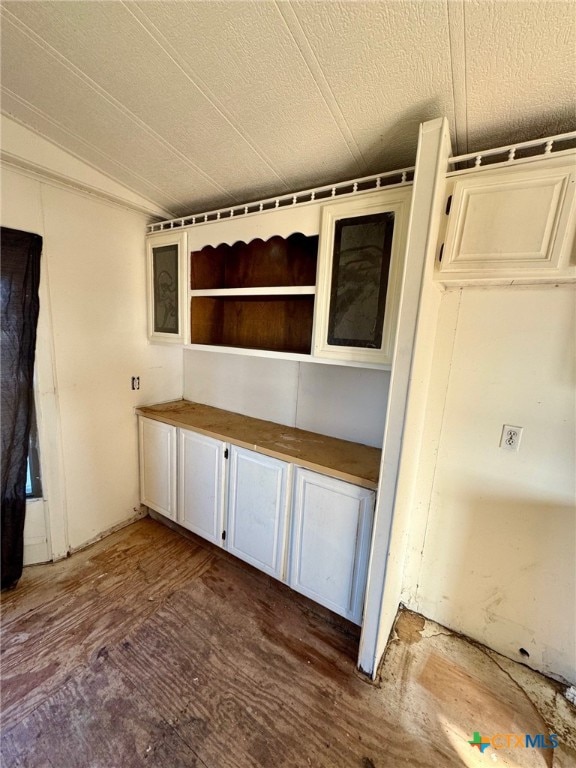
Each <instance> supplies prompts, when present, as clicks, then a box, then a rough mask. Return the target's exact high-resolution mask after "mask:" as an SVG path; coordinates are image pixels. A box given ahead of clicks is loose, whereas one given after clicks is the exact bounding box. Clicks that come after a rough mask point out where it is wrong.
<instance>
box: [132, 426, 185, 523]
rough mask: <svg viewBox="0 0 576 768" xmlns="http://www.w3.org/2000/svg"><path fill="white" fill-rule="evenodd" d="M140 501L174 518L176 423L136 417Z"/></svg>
mask: <svg viewBox="0 0 576 768" xmlns="http://www.w3.org/2000/svg"><path fill="white" fill-rule="evenodd" d="M138 429H139V432H140V440H139V453H140V502H141V503H142V504H144V505H146V506H147V507H150V508H151V509H154V510H155V511H156V512H160V514H162V515H165V516H166V517H169V518H170V519H171V520H175V519H176V427H173V426H171V425H170V424H164V423H163V422H161V421H154V420H153V419H146V418H143V417H142V416H139V417H138Z"/></svg>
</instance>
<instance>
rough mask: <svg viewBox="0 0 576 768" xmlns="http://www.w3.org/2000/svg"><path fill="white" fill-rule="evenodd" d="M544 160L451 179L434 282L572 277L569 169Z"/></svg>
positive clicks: (572, 175) (572, 182) (571, 183)
mask: <svg viewBox="0 0 576 768" xmlns="http://www.w3.org/2000/svg"><path fill="white" fill-rule="evenodd" d="M545 162H546V161H542V162H539V163H535V165H534V166H533V167H532V168H530V170H524V171H522V170H519V169H518V168H515V167H514V166H512V167H509V168H502V169H500V170H498V171H495V172H494V171H489V170H485V171H477V172H476V173H471V174H467V175H465V176H463V177H462V178H460V179H457V180H456V181H455V182H454V189H453V192H452V195H451V197H452V199H451V201H450V204H449V205H448V210H449V218H448V220H447V230H446V238H445V242H444V246H443V248H442V251H441V253H439V254H438V261H437V265H436V278H437V279H438V280H440V281H441V282H444V283H447V284H448V283H452V284H456V285H458V284H466V283H474V282H482V281H484V282H487V281H488V280H490V281H492V282H498V281H499V280H500V281H506V283H507V284H508V283H509V282H510V281H511V280H514V279H526V280H532V281H533V280H540V279H546V278H550V279H556V278H561V277H562V276H564V277H572V278H573V277H574V265H573V262H571V253H572V249H573V245H574V224H573V213H572V211H573V210H574V208H573V202H574V195H575V192H576V184H575V177H576V174H575V171H574V166H573V165H572V166H570V165H567V166H556V164H555V161H553V162H554V165H552V166H549V167H546V164H545ZM447 215H448V214H447ZM571 221H572V223H571Z"/></svg>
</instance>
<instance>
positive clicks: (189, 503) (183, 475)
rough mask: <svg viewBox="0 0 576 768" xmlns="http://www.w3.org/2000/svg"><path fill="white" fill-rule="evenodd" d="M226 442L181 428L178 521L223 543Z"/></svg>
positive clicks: (189, 528) (211, 539) (214, 542)
mask: <svg viewBox="0 0 576 768" xmlns="http://www.w3.org/2000/svg"><path fill="white" fill-rule="evenodd" d="M225 450H226V443H223V442H221V441H220V440H214V439H213V438H211V437H206V436H205V435H200V434H198V433H196V432H191V431H189V430H187V429H181V430H180V438H179V451H178V454H179V459H178V470H179V474H178V522H179V523H180V525H183V526H184V527H185V528H188V530H190V531H192V532H193V533H197V534H198V536H202V537H204V538H205V539H208V541H211V542H212V543H213V544H218V545H219V546H222V543H223V538H222V535H223V531H224V482H225V465H224V463H225Z"/></svg>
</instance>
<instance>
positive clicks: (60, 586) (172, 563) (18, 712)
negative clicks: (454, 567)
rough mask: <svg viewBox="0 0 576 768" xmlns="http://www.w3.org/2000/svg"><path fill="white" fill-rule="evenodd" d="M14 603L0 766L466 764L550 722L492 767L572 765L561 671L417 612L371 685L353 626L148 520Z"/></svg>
mask: <svg viewBox="0 0 576 768" xmlns="http://www.w3.org/2000/svg"><path fill="white" fill-rule="evenodd" d="M2 602H3V619H2V636H3V637H2V642H3V646H2V653H3V656H2V659H3V661H2V766H3V768H12V767H13V768H16V767H20V766H26V767H27V768H40V767H42V768H44V767H47V768H50V767H53V768H73V767H74V768H76V767H78V768H116V767H117V768H132V766H154V767H156V766H158V767H162V768H179V767H180V766H198V768H259V767H260V766H261V767H262V768H288V767H290V768H301V767H304V768H307V767H308V766H317V767H318V768H353V767H357V768H384V766H386V767H387V768H388V767H390V768H396V767H397V766H398V767H399V766H414V767H415V768H424V767H426V768H428V767H429V768H444V767H446V768H452V767H454V768H456V767H458V768H462V767H463V766H464V767H466V766H467V767H469V768H470V767H472V766H482V765H494V764H495V763H494V761H493V760H494V758H492V759H489V760H487V759H486V755H488V752H486V753H485V754H484V755H480V753H479V751H478V750H477V749H475V748H473V747H471V746H470V745H469V744H468V740H469V739H471V738H472V734H473V732H474V731H478V730H479V731H481V732H482V733H483V734H486V733H489V732H490V733H494V732H504V733H508V732H525V731H528V732H531V733H540V732H549V726H552V727H554V728H556V732H558V733H561V732H562V746H561V747H560V748H559V749H557V750H530V751H527V750H524V754H519V752H518V751H516V752H514V750H507V751H506V750H502V751H499V752H498V753H496V752H494V751H493V755H494V757H497V765H501V766H503V765H507V766H514V767H515V768H518V767H519V766H524V765H526V766H547V767H548V768H550V767H551V766H554V768H558V767H560V768H568V767H569V766H574V765H576V752H575V751H573V749H572V748H570V747H569V746H568V743H569V742H570V741H571V739H574V734H573V733H572V734H571V728H572V727H573V725H574V720H573V719H572V720H571V719H570V718H571V717H573V714H574V713H573V711H570V708H569V705H568V704H567V703H563V702H562V697H561V695H560V693H559V690H558V688H557V687H556V686H554V685H552V684H550V683H549V681H546V680H544V679H543V678H541V677H540V676H538V675H536V674H535V673H533V672H531V671H529V670H526V669H525V668H523V667H520V666H519V665H516V664H513V663H512V662H507V661H506V660H503V659H502V658H501V657H498V656H497V655H496V654H492V653H491V652H488V651H486V649H482V648H479V647H476V646H474V645H472V644H471V643H469V642H467V641H466V640H465V639H463V638H461V637H458V636H455V635H453V634H451V633H449V632H448V631H446V630H443V629H442V628H441V627H438V626H437V625H435V624H433V623H431V622H425V621H424V619H423V618H422V617H419V616H417V615H416V614H410V613H407V612H406V613H404V614H402V616H401V617H400V619H399V621H398V624H397V635H396V639H395V640H393V641H392V643H391V644H390V647H389V649H388V652H387V656H386V659H385V662H384V664H383V667H382V678H381V680H380V681H379V682H378V684H372V683H370V682H368V681H367V680H366V679H365V678H363V677H362V676H361V675H359V674H358V673H357V672H356V669H355V661H356V655H357V643H358V638H357V632H356V631H355V629H354V627H353V626H352V625H349V624H348V623H346V622H344V621H342V620H339V619H336V618H335V617H332V615H331V614H328V613H326V612H324V611H323V610H322V609H318V610H316V609H315V607H314V606H313V605H312V604H311V603H309V601H307V600H305V599H304V598H300V597H298V596H294V595H293V593H292V592H290V591H289V590H288V589H287V588H286V587H284V586H282V585H280V584H278V583H276V582H274V581H273V580H271V579H269V578H268V577H266V576H264V575H263V574H260V573H258V572H256V571H254V570H253V569H251V568H249V567H248V566H245V565H244V564H242V563H240V562H237V561H235V560H233V559H232V558H230V557H229V556H227V555H225V554H223V553H221V552H220V551H218V550H216V549H215V548H213V547H211V546H210V545H204V543H202V542H200V541H199V540H195V539H187V538H184V537H182V536H181V535H180V534H178V533H176V532H175V531H172V530H170V529H168V528H166V527H165V526H163V525H162V524H160V523H158V522H156V521H154V520H151V519H145V520H142V521H139V522H137V523H135V524H133V525H131V526H130V527H128V528H126V529H124V530H122V531H119V532H117V533H115V534H114V535H112V536H110V537H109V538H108V539H106V540H105V541H102V542H99V543H98V544H95V545H93V546H92V547H90V548H89V549H87V550H85V551H83V552H80V553H77V554H75V555H73V556H72V557H71V558H69V559H68V560H65V561H63V562H60V563H56V564H53V565H47V566H35V567H31V568H28V569H26V570H25V575H24V577H23V579H22V581H21V583H20V586H19V588H18V589H17V590H16V591H14V592H11V593H8V594H5V595H3V601H2ZM552 721H554V722H552ZM562 729H564V730H562ZM573 746H574V744H573Z"/></svg>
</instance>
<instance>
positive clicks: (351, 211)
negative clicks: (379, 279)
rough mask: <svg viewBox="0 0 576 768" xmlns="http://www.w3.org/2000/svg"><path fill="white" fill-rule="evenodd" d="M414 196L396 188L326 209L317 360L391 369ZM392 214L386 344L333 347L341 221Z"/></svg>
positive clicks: (320, 265) (321, 248)
mask: <svg viewBox="0 0 576 768" xmlns="http://www.w3.org/2000/svg"><path fill="white" fill-rule="evenodd" d="M411 196H412V190H411V189H407V188H405V187H403V188H393V189H387V190H383V191H382V192H370V193H366V194H361V195H359V196H358V197H356V198H353V199H346V200H341V201H338V202H335V203H329V204H327V205H324V206H322V219H321V226H320V241H319V243H320V244H319V252H318V274H317V279H316V283H317V292H316V306H315V311H314V331H313V337H314V340H313V354H314V356H315V357H320V358H322V357H324V358H329V359H333V360H342V361H344V362H349V361H353V362H360V363H362V362H364V363H380V364H383V365H387V366H389V365H390V364H391V362H392V352H393V347H394V338H395V334H396V319H397V316H398V305H399V302H400V287H401V280H402V263H403V257H404V248H405V245H406V233H407V227H408V216H409V212H410V200H411ZM388 212H390V213H394V235H393V240H392V254H391V259H390V271H389V275H388V287H387V293H386V308H385V312H384V329H383V334H382V343H381V345H380V347H379V348H378V349H369V348H366V347H352V346H341V345H332V344H329V343H328V341H327V339H328V325H329V312H330V298H331V296H330V295H331V283H332V270H333V265H334V231H335V225H336V222H337V221H338V220H340V219H350V218H356V217H362V216H368V215H370V214H375V213H388Z"/></svg>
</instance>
